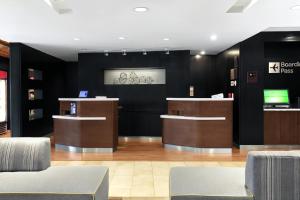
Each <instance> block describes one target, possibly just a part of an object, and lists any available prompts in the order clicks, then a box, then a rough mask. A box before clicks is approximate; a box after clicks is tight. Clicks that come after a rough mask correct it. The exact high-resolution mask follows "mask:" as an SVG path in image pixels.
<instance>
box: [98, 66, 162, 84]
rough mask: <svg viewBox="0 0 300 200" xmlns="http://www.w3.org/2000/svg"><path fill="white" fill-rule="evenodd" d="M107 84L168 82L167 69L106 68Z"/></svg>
mask: <svg viewBox="0 0 300 200" xmlns="http://www.w3.org/2000/svg"><path fill="white" fill-rule="evenodd" d="M104 84H105V85H149V84H166V70H165V69H149V68H132V69H110V70H104Z"/></svg>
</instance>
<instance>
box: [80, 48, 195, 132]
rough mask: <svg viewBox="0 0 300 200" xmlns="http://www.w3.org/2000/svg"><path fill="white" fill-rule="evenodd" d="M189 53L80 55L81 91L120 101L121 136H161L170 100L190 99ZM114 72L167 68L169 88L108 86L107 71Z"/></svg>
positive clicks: (92, 95) (164, 86) (167, 86)
mask: <svg viewBox="0 0 300 200" xmlns="http://www.w3.org/2000/svg"><path fill="white" fill-rule="evenodd" d="M189 64H190V53H189V51H175V52H170V54H169V55H166V54H165V52H149V53H148V54H147V55H143V54H142V53H141V52H138V53H127V55H126V56H123V55H122V54H120V53H111V54H109V56H105V55H104V54H101V53H87V54H79V65H78V77H79V79H78V87H79V90H88V91H89V95H90V96H91V97H94V96H108V97H118V98H120V102H119V105H120V110H119V115H120V120H119V124H120V125H119V134H120V135H126V136H128V135H130V136H160V135H161V130H162V127H161V120H160V117H159V115H161V114H165V113H166V112H167V108H166V105H167V104H166V103H167V102H166V97H186V96H187V95H188V88H189ZM112 68H165V69H166V83H167V84H166V85H104V70H105V69H112Z"/></svg>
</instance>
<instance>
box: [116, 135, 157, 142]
mask: <svg viewBox="0 0 300 200" xmlns="http://www.w3.org/2000/svg"><path fill="white" fill-rule="evenodd" d="M119 141H121V142H123V141H124V142H130V141H139V142H162V138H161V137H147V136H129V137H123V136H121V137H119Z"/></svg>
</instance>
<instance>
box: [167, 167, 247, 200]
mask: <svg viewBox="0 0 300 200" xmlns="http://www.w3.org/2000/svg"><path fill="white" fill-rule="evenodd" d="M244 175H245V169H244V168H229V167H175V168H172V169H171V172H170V195H171V200H253V196H252V195H251V194H249V193H247V191H246V189H245V187H244V180H245V178H244Z"/></svg>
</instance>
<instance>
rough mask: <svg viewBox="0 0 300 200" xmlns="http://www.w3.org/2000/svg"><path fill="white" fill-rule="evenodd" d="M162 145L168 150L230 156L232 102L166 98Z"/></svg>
mask: <svg viewBox="0 0 300 200" xmlns="http://www.w3.org/2000/svg"><path fill="white" fill-rule="evenodd" d="M167 101H168V114H167V115H161V118H162V120H163V143H164V145H165V147H167V148H176V149H183V150H185V149H186V150H193V151H201V152H205V151H208V152H212V150H213V151H214V152H218V151H219V152H224V153H227V152H231V149H232V135H233V134H232V127H233V122H232V109H233V99H231V98H223V99H211V98H167Z"/></svg>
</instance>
